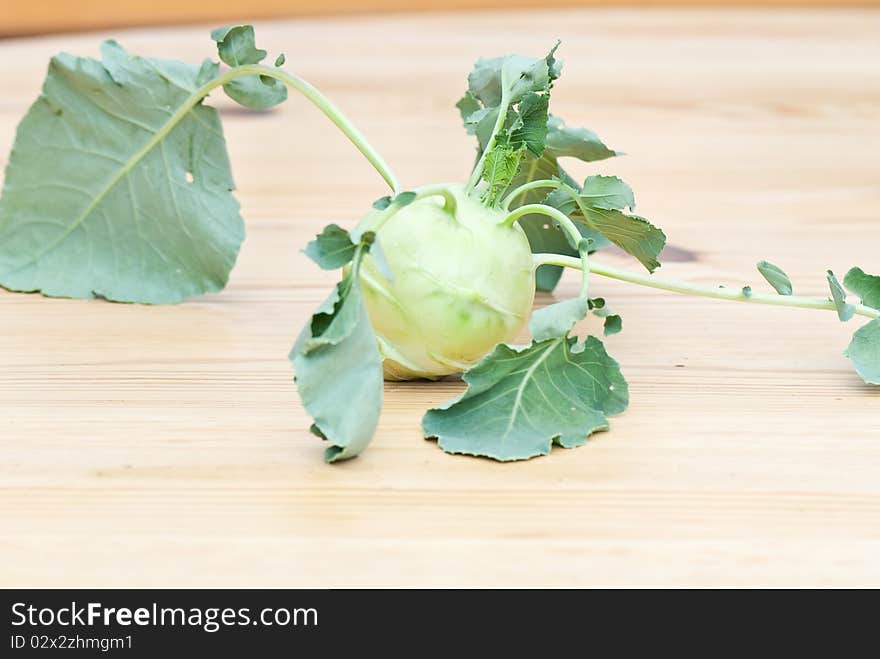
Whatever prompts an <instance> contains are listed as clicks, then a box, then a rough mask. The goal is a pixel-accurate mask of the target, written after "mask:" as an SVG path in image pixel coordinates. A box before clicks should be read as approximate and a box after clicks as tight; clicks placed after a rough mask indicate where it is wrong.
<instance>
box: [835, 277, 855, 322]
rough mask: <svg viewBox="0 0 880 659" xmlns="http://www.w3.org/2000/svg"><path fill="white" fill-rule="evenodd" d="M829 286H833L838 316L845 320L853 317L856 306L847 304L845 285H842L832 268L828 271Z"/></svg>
mask: <svg viewBox="0 0 880 659" xmlns="http://www.w3.org/2000/svg"><path fill="white" fill-rule="evenodd" d="M828 286H829V287H830V288H831V299H832V300H833V301H834V306H835V307H836V308H837V316H838V317H839V318H840V320H842V321H843V322H846V321H848V320H849V319H850V318H852V317H853V314H854V313H855V312H856V308H855V307H854V306H853V305H851V304H847V302H846V291H845V290H843V286H841V285H840V282H839V281H838V280H837V277H835V276H834V273H833V272H831V270H829V271H828Z"/></svg>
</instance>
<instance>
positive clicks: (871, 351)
mask: <svg viewBox="0 0 880 659" xmlns="http://www.w3.org/2000/svg"><path fill="white" fill-rule="evenodd" d="M844 354H845V355H846V356H847V357H849V359H850V361H852V363H853V366H855V369H856V372H857V373H858V374H859V375H860V376H861V378H862V379H863V380H864V381H865V382H867V383H868V384H880V318H875V319H874V320H872V321H871V322H870V323H868V324H867V325H863V326H862V327H860V328H859V329H858V330H856V332H855V334H853V338H852V342H851V343H850V344H849V347H848V348H847V349H846V352H845V353H844Z"/></svg>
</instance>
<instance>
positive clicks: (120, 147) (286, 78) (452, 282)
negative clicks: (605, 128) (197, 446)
mask: <svg viewBox="0 0 880 659" xmlns="http://www.w3.org/2000/svg"><path fill="white" fill-rule="evenodd" d="M211 36H212V38H213V39H214V40H215V41H216V42H217V48H218V53H219V57H220V59H221V60H222V62H223V63H224V64H226V65H227V66H228V67H229V68H226V69H225V70H221V68H220V64H218V63H216V62H213V61H211V60H210V59H207V60H205V61H204V62H203V63H202V64H201V65H200V66H192V65H187V64H183V63H180V62H174V61H166V60H157V59H147V58H141V57H137V56H134V55H131V54H129V53H127V52H126V51H125V50H123V49H122V47H121V46H119V45H118V44H117V43H116V42H113V41H108V42H106V43H105V44H104V45H103V46H102V61H96V60H93V59H88V58H78V57H73V56H70V55H59V56H57V57H55V58H53V59H52V61H51V63H50V65H49V72H48V75H47V77H46V81H45V83H44V86H43V91H42V94H41V95H40V97H39V98H38V99H37V101H36V102H35V103H34V105H33V106H32V107H31V109H30V110H29V111H28V113H27V115H26V116H25V118H24V119H23V120H22V122H21V125H20V126H19V129H18V133H17V135H16V140H15V145H14V147H13V151H12V154H11V156H10V158H9V164H8V168H7V170H6V177H5V182H4V189H3V196H2V198H0V285H2V286H3V287H5V288H8V289H10V290H16V291H38V292H41V293H43V294H44V295H51V296H59V297H78V298H89V297H103V298H106V299H109V300H116V301H126V302H143V303H170V302H178V301H180V300H182V299H184V298H186V297H187V296H191V295H198V294H202V293H206V292H209V291H215V290H219V289H221V288H223V287H224V286H225V283H226V280H227V277H228V274H229V271H230V270H231V268H232V266H233V264H234V262H235V258H236V255H237V253H238V249H239V246H240V244H241V241H242V239H243V236H244V232H243V223H242V220H241V217H240V216H239V214H238V204H237V202H236V201H235V199H234V198H233V196H232V194H231V190H232V176H231V172H230V168H229V163H228V158H227V154H226V148H225V143H224V140H223V134H222V128H221V125H220V121H219V117H218V115H217V112H216V111H215V110H214V109H212V108H210V107H208V106H206V105H204V104H203V100H204V99H205V97H206V96H207V95H208V94H209V93H211V92H212V91H214V90H215V89H217V88H218V87H222V88H223V89H224V90H225V92H226V94H227V95H228V96H229V97H231V98H232V99H234V100H235V101H236V102H238V103H240V104H242V105H244V106H246V107H250V108H255V109H264V108H268V107H272V106H274V105H276V104H278V103H280V102H282V101H284V100H285V99H286V97H287V92H288V88H290V89H293V90H294V91H296V92H299V93H300V94H302V95H303V96H304V97H305V98H306V99H308V100H309V101H311V102H312V103H313V104H314V105H315V106H317V107H318V109H320V110H321V111H322V112H323V113H324V114H325V115H326V116H327V117H328V118H329V119H330V120H331V121H332V122H333V123H334V124H335V125H336V126H337V127H338V128H339V129H340V130H341V131H342V132H343V133H344V134H345V135H346V136H347V137H348V138H349V139H350V140H351V141H352V143H353V144H354V145H355V146H356V147H357V148H358V150H359V151H360V152H361V153H362V154H363V155H364V156H365V157H366V158H367V160H369V162H370V163H371V164H372V165H373V166H374V167H375V169H376V170H377V171H378V172H379V174H380V175H381V176H382V178H383V179H384V180H385V182H386V183H387V184H388V187H389V188H390V194H389V195H388V196H385V197H382V198H380V199H378V200H377V201H376V202H375V203H374V205H373V208H372V209H370V210H369V211H368V212H367V213H366V214H365V215H364V216H363V218H362V219H361V220H360V222H359V223H357V225H356V227H355V228H354V229H352V230H351V231H350V232H349V231H347V230H345V229H343V228H341V227H339V226H337V225H330V226H328V227H326V228H325V229H324V230H323V231H322V232H321V233H320V234H319V235H318V236H317V238H316V239H315V240H314V241H312V242H311V243H309V244H308V246H307V247H306V249H305V252H306V254H307V255H308V256H309V257H311V258H312V259H313V260H314V261H315V262H316V263H317V264H318V265H319V266H320V267H322V268H325V269H330V270H338V269H341V272H342V276H341V280H340V282H339V283H338V284H337V285H336V287H335V288H334V289H333V291H332V292H331V294H330V296H329V297H328V298H327V300H326V301H325V302H324V303H323V304H322V305H321V306H320V307H319V308H318V309H317V311H316V312H315V314H314V315H313V316H312V317H311V318H310V319H309V321H308V322H307V323H306V326H305V327H304V328H303V330H302V332H301V333H300V336H299V338H298V339H297V341H296V344H295V345H294V347H293V350H292V351H291V354H290V358H291V360H292V362H293V365H294V369H295V373H296V381H297V386H298V389H299V393H300V396H301V398H302V401H303V404H304V406H305V409H306V410H307V411H308V412H309V414H310V415H311V416H312V418H313V419H314V424H313V425H312V431H313V432H314V433H315V434H317V435H318V436H320V437H322V438H324V439H326V440H328V442H329V444H330V447H329V448H328V449H327V451H326V459H327V460H328V461H335V460H340V459H343V458H349V457H353V456H355V455H357V454H358V453H360V452H361V451H362V450H363V449H364V448H365V447H366V446H367V444H368V443H369V442H370V440H371V438H372V436H373V434H374V432H375V429H376V425H377V423H378V419H379V413H380V409H381V405H382V390H383V384H382V381H383V376H384V378H386V379H395V380H408V379H415V378H428V379H435V378H439V377H442V376H447V375H452V374H455V373H463V376H462V377H463V379H464V381H465V382H466V383H467V389H466V390H465V391H464V392H463V393H462V394H461V395H460V396H458V397H457V398H455V399H453V400H450V401H448V402H447V403H445V404H443V405H441V406H439V407H437V408H435V409H432V410H429V411H428V412H427V414H426V415H425V417H424V420H423V424H422V425H423V428H424V433H425V436H426V437H429V438H436V439H437V440H438V442H439V444H440V446H441V447H442V448H443V449H444V450H446V451H449V452H452V453H464V454H470V455H479V456H486V457H491V458H495V459H498V460H519V459H525V458H530V457H534V456H537V455H542V454H546V453H548V452H549V451H550V449H551V447H552V446H553V445H554V444H556V445H560V446H564V447H573V446H578V445H580V444H583V443H584V442H586V441H587V438H588V437H589V436H590V435H591V434H592V433H593V432H596V431H599V430H605V429H607V428H608V417H610V416H612V415H614V414H617V413H620V412H622V411H623V410H624V409H625V408H626V406H627V403H628V390H627V384H626V381H625V380H624V378H623V376H622V374H621V372H620V369H619V367H618V364H617V362H615V361H614V360H613V359H612V358H611V357H609V356H608V354H607V353H606V351H605V348H604V346H603V345H602V342H601V341H600V340H599V339H598V338H597V337H594V336H587V337H586V338H583V339H579V338H577V337H576V336H572V332H573V330H574V328H575V326H576V324H577V323H578V322H579V321H581V320H582V319H584V318H585V316H586V315H587V314H588V313H590V312H592V313H594V314H597V315H599V316H601V317H603V318H604V319H605V330H604V333H605V334H606V335H607V334H612V333H615V332H618V331H620V329H621V327H622V320H621V318H620V316H618V315H615V314H612V313H611V312H610V309H609V306H608V305H607V304H606V302H605V300H603V299H601V298H591V297H590V276H591V275H599V276H604V277H611V278H614V279H619V280H623V281H627V282H631V283H634V284H638V285H642V286H649V287H653V288H659V289H664V290H667V291H671V292H674V293H682V294H687V295H699V296H704V297H712V298H717V299H723V300H732V301H737V302H746V303H751V304H771V305H778V306H790V307H802V308H808V309H819V310H826V311H836V312H837V314H838V316H839V318H840V319H841V320H842V321H847V320H849V319H851V318H852V317H854V316H856V315H859V316H864V317H867V318H870V319H872V320H871V321H870V322H868V323H867V324H866V325H864V326H862V327H861V328H860V329H858V330H857V331H856V332H855V334H854V336H853V339H852V342H851V344H850V346H849V348H848V350H847V352H846V354H847V356H848V357H849V358H850V360H851V361H852V362H853V364H854V366H855V369H856V371H857V372H858V373H859V375H860V376H861V377H862V378H863V379H864V380H865V381H866V382H869V383H873V384H880V276H876V275H871V274H867V273H865V272H864V271H862V270H861V269H859V268H853V269H852V270H850V271H849V272H848V273H847V275H846V276H845V277H844V279H843V282H842V283H841V282H840V281H839V280H838V279H837V277H836V276H835V275H834V274H833V273H831V272H830V271H829V272H828V273H827V280H828V284H829V287H830V297H829V298H824V299H823V298H806V297H796V296H794V295H792V285H791V281H790V280H789V278H788V276H787V275H786V274H785V272H783V271H782V270H781V269H780V268H778V267H777V266H775V265H773V264H771V263H768V262H766V261H761V262H760V263H759V264H758V270H759V272H760V273H761V275H763V277H764V278H765V279H766V280H767V282H768V283H769V284H770V285H771V286H772V287H773V288H774V289H775V291H776V293H775V294H765V293H758V292H755V291H753V290H752V288H751V287H750V286H745V287H743V288H738V287H737V288H724V287H716V286H704V285H696V284H689V283H687V282H680V281H673V280H668V279H661V278H658V277H655V276H654V275H653V274H651V273H653V271H654V270H655V269H656V268H657V267H658V266H659V265H660V263H659V260H658V259H659V257H660V254H661V251H662V250H663V247H664V245H665V242H666V237H665V235H664V234H663V232H662V231H661V230H660V229H658V228H657V227H655V226H654V225H652V224H651V223H650V222H649V221H648V220H646V219H645V218H643V217H640V216H638V215H636V214H634V213H633V209H634V207H635V197H634V195H633V192H632V189H631V188H630V187H629V186H628V185H627V184H626V183H624V182H623V181H621V180H620V179H618V178H617V177H615V176H605V175H598V174H597V175H592V176H588V177H587V178H586V179H585V180H584V181H583V183H579V182H577V181H575V180H574V179H573V178H572V177H571V176H569V175H568V174H567V173H566V172H565V170H564V169H563V168H562V166H561V164H560V160H561V159H563V158H574V159H578V160H581V161H584V162H593V161H599V160H604V159H607V158H610V157H612V156H615V155H616V153H615V151H613V150H612V149H609V148H608V147H607V146H606V145H605V144H604V143H603V142H602V141H601V140H600V139H599V138H598V137H597V136H596V134H595V133H592V132H591V131H588V130H586V129H583V128H572V127H569V126H567V125H566V124H565V123H564V122H563V121H562V120H561V119H559V118H558V117H555V116H553V115H551V114H549V112H548V106H549V100H550V93H551V90H552V88H553V85H554V83H555V81H556V80H557V78H558V77H559V75H560V70H561V66H560V63H559V61H558V60H557V59H556V57H555V51H556V48H555V47H554V48H553V50H551V51H550V53H549V54H548V55H547V56H546V57H540V58H531V57H523V56H519V55H509V56H505V57H497V58H493V59H480V60H479V61H477V63H476V66H475V67H474V70H473V71H472V72H471V74H470V75H469V76H468V90H467V92H466V93H465V95H464V96H463V97H462V99H461V100H460V101H459V102H458V104H457V108H458V110H459V112H460V114H461V118H462V120H463V122H464V125H465V128H466V130H467V131H468V132H469V133H470V134H471V135H473V136H474V137H475V138H476V141H477V156H476V163H475V165H474V166H473V167H472V168H471V170H470V172H469V173H468V174H466V175H465V176H463V181H462V182H460V183H451V184H440V185H426V186H424V187H419V188H414V189H409V188H403V187H402V186H401V185H400V183H399V182H398V178H397V177H396V176H395V175H394V174H393V172H392V171H391V169H390V168H389V167H388V165H387V164H386V163H385V161H384V160H383V159H382V157H381V156H380V155H379V154H378V153H376V151H375V150H374V149H373V148H372V147H371V146H370V145H369V143H368V142H367V141H366V139H364V137H363V136H362V135H361V134H360V132H358V130H357V129H356V128H354V126H353V125H352V124H351V122H350V121H349V120H348V119H346V118H345V117H344V116H343V114H342V113H341V112H340V111H339V110H338V109H337V108H336V107H335V106H334V105H333V104H332V103H331V102H330V101H329V100H328V99H327V98H325V97H324V96H323V95H322V94H321V93H320V92H318V91H317V90H316V89H315V88H314V87H312V86H311V85H309V84H308V83H307V82H305V81H304V80H302V79H301V78H298V77H297V76H295V75H293V74H291V73H288V72H287V71H285V70H284V69H282V68H281V66H282V65H283V64H284V56H283V55H281V56H279V57H278V58H277V59H276V60H275V64H274V66H271V67H270V66H265V65H262V64H260V62H262V61H263V60H264V59H265V57H266V55H267V53H266V51H264V50H260V49H258V48H257V47H256V45H255V42H254V32H253V28H251V27H250V26H231V27H226V28H221V29H218V30H215V31H214V32H213V33H212V35H211ZM609 244H614V245H617V246H618V247H619V248H621V249H622V250H623V251H625V252H626V253H628V254H630V255H631V256H632V257H634V259H636V260H637V261H638V262H639V263H641V265H642V266H644V268H645V269H646V270H647V272H642V273H640V272H634V271H630V270H623V269H619V268H614V267H610V266H606V265H602V264H601V263H599V262H597V261H595V260H594V259H593V257H592V255H593V254H594V253H595V252H596V251H597V250H599V249H601V248H603V247H605V246H607V245H609ZM564 267H571V268H576V269H578V270H580V272H581V286H580V291H579V294H578V296H577V297H576V298H574V299H570V300H564V301H561V302H557V303H555V304H551V305H550V306H547V307H544V308H543V309H540V310H538V311H536V312H534V313H532V311H531V308H532V303H533V298H534V293H535V289H536V287H537V288H538V289H539V290H546V291H550V290H553V288H554V287H555V285H556V283H557V281H558V280H559V276H560V273H561V271H562V268H564ZM847 289H848V290H849V291H850V292H851V293H854V294H855V295H856V296H857V297H858V298H859V301H858V302H855V301H848V300H847V292H846V291H847ZM526 324H528V328H529V331H530V334H531V342H530V343H529V344H527V345H520V346H517V345H512V344H511V343H510V342H511V341H513V340H515V339H516V337H517V335H518V334H519V333H520V331H521V330H522V329H523V327H524V325H526Z"/></svg>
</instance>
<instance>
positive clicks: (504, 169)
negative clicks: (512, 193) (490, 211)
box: [483, 143, 523, 205]
mask: <svg viewBox="0 0 880 659" xmlns="http://www.w3.org/2000/svg"><path fill="white" fill-rule="evenodd" d="M522 153H523V150H522V148H519V149H514V148H512V147H510V146H508V145H507V144H503V143H501V144H496V145H495V146H494V147H493V148H492V150H491V151H489V153H488V154H486V160H485V161H484V162H483V180H484V181H486V183H487V184H488V188H487V189H486V192H485V194H484V196H483V199H484V200H485V201H486V203H487V204H489V205H494V204H495V203H496V202H497V201H498V199H499V197H500V196H501V194H502V193H503V192H504V191H505V190H506V189H507V186H508V185H510V181H511V179H513V177H514V176H516V172H517V170H518V169H519V162H520V160H521V159H522Z"/></svg>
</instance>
